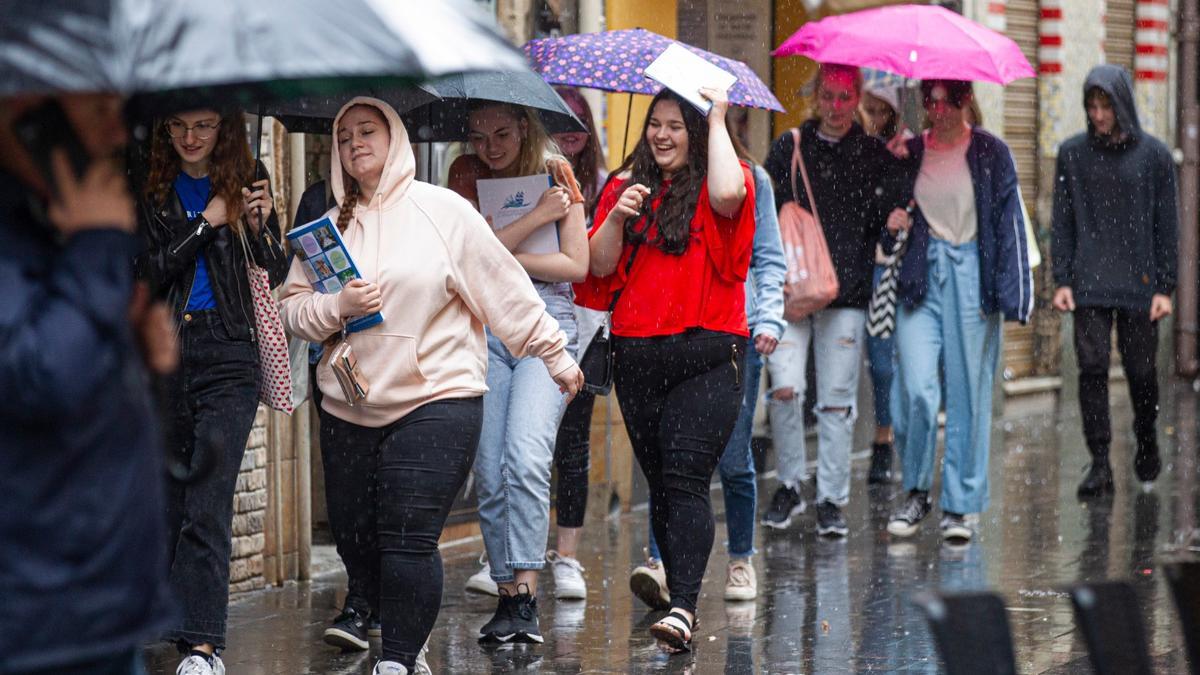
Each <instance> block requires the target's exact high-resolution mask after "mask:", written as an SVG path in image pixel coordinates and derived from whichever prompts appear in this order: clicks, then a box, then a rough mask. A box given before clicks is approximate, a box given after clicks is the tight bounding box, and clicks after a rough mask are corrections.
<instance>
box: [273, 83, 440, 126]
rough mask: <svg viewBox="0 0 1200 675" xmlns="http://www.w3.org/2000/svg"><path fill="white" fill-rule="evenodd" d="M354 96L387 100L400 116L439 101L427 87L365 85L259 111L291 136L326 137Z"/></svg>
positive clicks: (286, 101)
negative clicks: (297, 134)
mask: <svg viewBox="0 0 1200 675" xmlns="http://www.w3.org/2000/svg"><path fill="white" fill-rule="evenodd" d="M353 96H370V97H371V98H377V99H379V100H381V101H386V102H387V103H388V104H389V105H391V106H392V107H393V108H395V109H396V112H398V113H400V114H401V115H403V114H404V113H406V112H408V111H409V110H412V109H413V108H416V107H417V106H421V105H425V104H427V103H433V102H434V101H440V100H441V97H440V96H438V95H437V92H435V91H434V90H433V88H432V87H430V86H429V85H428V84H419V85H414V86H410V87H376V86H367V87H364V88H362V89H359V90H356V91H354V92H353V93H349V92H347V93H345V94H340V95H337V96H304V97H301V98H293V99H286V100H283V101H279V102H276V103H267V104H265V105H263V106H262V107H261V108H260V110H261V112H262V114H263V115H269V116H271V117H274V118H275V119H277V120H279V121H280V122H281V123H282V124H283V126H284V127H286V128H287V130H288V131H290V132H292V133H302V134H329V133H332V126H333V118H335V117H337V113H338V111H339V110H341V109H342V106H343V105H345V103H346V101H348V100H349V99H350V98H352V97H353Z"/></svg>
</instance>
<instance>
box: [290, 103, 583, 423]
mask: <svg viewBox="0 0 1200 675" xmlns="http://www.w3.org/2000/svg"><path fill="white" fill-rule="evenodd" d="M354 105H368V106H372V107H374V108H378V109H379V110H380V112H382V113H383V116H384V117H385V118H386V119H387V122H388V125H389V126H390V128H391V129H390V130H391V144H390V146H389V147H388V157H387V161H386V163H385V164H384V168H383V175H382V176H381V178H380V181H379V188H378V190H376V192H375V195H374V196H373V197H372V198H371V200H370V202H368V203H365V204H364V203H362V202H360V203H359V204H358V205H357V206H356V207H355V209H354V218H353V219H352V220H351V221H350V223H349V225H347V227H346V231H345V232H343V233H342V237H343V239H344V240H345V242H346V246H347V248H349V250H350V255H351V257H353V259H354V262H355V264H356V265H357V266H358V269H359V272H360V273H361V274H362V276H363V278H364V279H366V280H368V281H374V282H375V283H377V284H379V287H380V292H381V294H382V296H383V317H384V321H383V323H381V324H377V325H375V326H372V327H371V328H368V329H366V330H363V331H360V332H357V333H353V334H351V336H350V344H351V345H352V347H353V348H354V353H355V354H356V355H357V357H358V363H359V367H360V369H361V370H362V372H363V374H364V376H365V377H366V378H367V380H368V381H369V382H370V393H369V394H368V395H367V398H366V400H365V401H362V402H361V403H359V404H358V405H355V406H353V407H351V406H350V405H348V404H347V403H346V400H345V397H344V395H343V394H342V390H341V388H340V387H339V386H338V384H337V380H336V379H335V378H334V375H333V371H332V370H331V369H330V367H329V363H328V358H327V357H326V358H325V359H323V360H322V361H321V363H320V365H319V366H318V367H317V384H318V386H320V388H321V393H323V394H324V395H325V396H324V399H323V402H322V406H323V407H324V408H325V410H326V411H327V412H329V413H330V414H332V415H335V416H337V417H338V418H340V419H342V420H345V421H347V422H350V423H353V424H358V425H360V426H365V427H382V426H386V425H388V424H390V423H392V422H395V421H396V420H399V419H401V418H402V417H404V416H405V415H407V414H409V413H410V412H412V411H414V410H416V409H417V408H418V407H420V406H422V405H424V404H426V403H429V402H431V401H438V400H443V399H454V398H468V397H474V396H480V395H482V394H483V393H484V392H486V391H487V385H486V375H487V362H488V358H487V341H486V338H485V335H484V332H483V327H484V325H485V324H486V325H487V326H488V327H489V328H490V329H491V331H492V334H493V335H495V336H496V337H497V338H499V339H500V340H501V341H502V342H503V343H504V344H505V346H507V347H508V349H509V350H510V351H511V352H512V353H513V355H514V356H517V357H522V356H536V357H539V358H541V359H542V361H543V362H544V363H545V364H546V368H547V369H548V370H549V371H550V374H551V375H552V376H556V375H558V374H560V373H562V372H563V371H565V370H567V369H569V368H570V367H571V366H573V365H574V364H575V362H574V360H572V358H571V356H570V355H569V354H568V353H567V352H566V345H567V338H566V335H565V334H564V333H563V332H562V331H561V330H560V329H559V327H558V322H557V321H556V320H555V319H554V318H553V317H551V316H550V315H548V314H547V313H546V305H545V303H544V302H542V300H541V298H539V297H538V294H537V291H536V290H534V288H533V284H532V283H531V282H530V280H529V275H528V274H527V273H526V272H525V270H524V269H523V268H522V267H521V265H520V264H519V263H518V262H517V261H516V259H515V258H514V257H513V256H512V254H511V253H509V252H508V250H506V249H505V248H504V246H503V244H501V243H500V241H499V240H498V239H497V238H496V236H495V235H494V234H492V231H491V228H490V227H489V226H488V224H487V223H486V222H484V220H483V217H482V216H480V215H479V212H478V211H476V210H475V209H474V207H472V206H471V204H470V203H469V202H468V201H466V200H465V199H463V198H462V197H459V196H458V195H457V194H455V193H454V192H451V191H450V190H447V189H445V188H440V187H437V186H435V185H429V184H428V183H422V182H419V181H416V180H414V178H413V176H414V174H415V171H416V158H415V157H414V156H413V152H412V146H411V145H410V144H409V140H408V132H407V131H406V130H405V128H404V124H403V123H402V122H401V121H400V116H399V115H397V114H396V111H395V110H393V109H392V107H391V106H389V105H388V104H387V103H384V102H383V101H380V100H377V99H373V98H365V97H359V98H355V99H353V100H352V101H350V102H349V103H347V104H346V105H345V106H343V107H342V109H341V111H339V112H338V116H337V119H336V120H335V121H334V129H337V125H338V123H339V122H340V121H341V119H342V115H344V114H345V112H346V110H348V109H349V108H350V107H351V106H354ZM330 173H331V180H332V184H333V194H334V196H335V197H336V198H337V202H338V204H339V205H340V204H342V200H343V198H344V197H345V189H346V186H345V185H344V179H343V172H342V164H341V160H340V159H339V157H338V151H337V145H336V143H335V145H334V148H333V164H332V170H331V172H330ZM338 213H339V207H335V208H333V209H332V210H331V211H330V212H329V213H328V214H327V215H328V216H329V217H330V219H332V220H333V221H334V222H337V218H338ZM280 297H281V298H282V299H281V300H280V314H281V316H282V319H283V325H284V327H285V328H286V329H287V331H288V332H289V333H291V334H292V335H296V336H299V337H301V338H304V339H305V340H309V341H312V342H321V341H324V340H325V339H326V338H328V337H330V336H331V335H333V334H335V333H338V332H340V331H341V329H342V319H341V317H339V316H338V298H337V295H336V294H333V295H326V294H323V293H317V292H314V291H313V289H312V286H311V285H310V284H309V282H308V280H307V279H306V278H305V276H304V272H303V270H302V269H301V263H300V261H299V260H296V261H294V262H293V264H292V269H291V271H290V272H289V274H288V278H287V281H286V282H285V283H284V286H283V290H282V293H281V296H280ZM326 354H327V355H328V352H326Z"/></svg>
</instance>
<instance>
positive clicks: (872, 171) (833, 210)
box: [763, 120, 902, 309]
mask: <svg viewBox="0 0 1200 675" xmlns="http://www.w3.org/2000/svg"><path fill="white" fill-rule="evenodd" d="M793 145H794V143H793V142H792V133H791V131H788V132H786V133H784V134H783V135H782V136H780V137H779V138H777V139H775V142H774V143H772V144H771V151H770V153H768V154H767V161H766V163H765V164H764V165H763V166H764V167H765V168H766V170H767V173H769V174H770V175H771V182H772V183H773V187H774V188H775V207H776V209H779V208H780V207H782V206H783V205H784V204H786V203H787V202H789V201H791V200H792V199H793V196H792V147H793ZM800 152H801V154H802V156H803V157H804V162H805V167H806V169H807V171H808V178H809V180H810V181H811V182H812V190H813V196H814V197H815V198H816V200H817V215H818V216H820V219H821V229H822V230H823V231H824V233H825V241H826V243H827V244H828V245H829V254H830V256H831V257H832V258H833V266H834V269H835V270H836V271H837V277H838V295H837V298H835V299H834V301H833V302H832V303H831V304H830V305H829V306H830V307H853V308H857V309H866V308H867V304H868V303H869V302H870V301H871V275H872V273H873V272H874V265H875V243H876V242H877V241H879V233H880V231H881V230H882V229H883V226H884V224H885V223H886V222H887V214H888V213H889V212H890V211H891V209H892V208H893V207H895V206H898V205H899V204H900V197H899V194H900V192H901V189H900V186H901V183H902V181H901V180H900V177H899V175H898V173H899V172H897V171H895V169H894V168H895V166H896V160H895V158H894V157H892V154H891V153H890V152H888V150H887V147H886V146H885V145H884V143H883V141H881V140H879V139H878V138H875V137H873V136H869V135H867V133H866V132H864V131H863V129H862V127H861V126H859V125H858V124H857V123H855V124H854V125H853V126H852V127H851V128H850V131H849V132H847V134H846V135H845V136H844V137H842V139H841V140H840V141H838V142H837V143H831V142H829V141H826V140H823V139H822V138H820V137H819V136H818V135H817V122H816V121H815V120H809V121H807V122H805V123H804V125H803V126H801V127H800ZM796 188H797V190H799V192H800V195H799V202H800V205H801V206H803V207H804V208H806V209H809V210H811V207H810V206H809V203H808V195H807V194H806V193H805V190H804V181H803V180H802V179H801V177H800V176H796Z"/></svg>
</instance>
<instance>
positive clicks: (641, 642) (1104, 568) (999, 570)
mask: <svg viewBox="0 0 1200 675" xmlns="http://www.w3.org/2000/svg"><path fill="white" fill-rule="evenodd" d="M1121 390H1123V388H1120V389H1119V388H1117V387H1114V392H1117V391H1121ZM1164 393H1165V394H1167V396H1166V398H1167V400H1168V403H1167V404H1166V405H1164V414H1163V415H1162V419H1161V420H1160V430H1161V431H1160V442H1162V445H1163V451H1164V465H1165V468H1164V471H1163V476H1162V477H1160V479H1159V481H1158V482H1157V484H1156V485H1155V486H1154V487H1153V489H1152V490H1144V489H1143V488H1142V487H1141V486H1140V485H1138V484H1136V482H1135V481H1136V479H1135V478H1134V476H1133V472H1132V447H1131V446H1132V437H1131V434H1130V433H1128V432H1121V431H1117V432H1116V433H1114V444H1113V446H1114V447H1113V464H1114V472H1115V474H1116V480H1117V484H1118V492H1117V494H1116V496H1115V497H1113V498H1111V499H1108V500H1106V501H1101V502H1096V503H1092V504H1088V505H1081V504H1080V503H1079V502H1078V501H1076V499H1075V485H1076V483H1077V482H1078V480H1079V479H1080V478H1081V477H1082V474H1083V468H1084V467H1085V466H1086V464H1087V462H1088V459H1087V452H1086V450H1085V448H1084V446H1083V442H1082V438H1081V434H1080V431H1079V423H1078V418H1077V416H1076V410H1077V406H1076V405H1075V404H1074V403H1073V402H1072V403H1067V404H1064V405H1063V406H1062V408H1063V409H1062V410H1061V411H1054V410H1046V411H1045V412H1044V413H1041V414H1032V415H1026V416H1022V417H1020V418H1016V419H1002V420H997V421H996V423H995V429H994V434H995V435H994V436H993V443H992V457H991V481H992V487H991V490H992V503H991V507H990V509H989V511H988V512H987V513H985V514H984V515H983V517H982V519H981V523H980V528H979V536H978V537H977V538H976V540H975V541H974V542H972V543H971V544H970V545H969V546H966V547H962V548H949V547H946V546H943V545H942V543H941V541H940V539H939V537H938V533H937V527H936V524H937V517H938V512H937V511H936V510H935V512H934V513H933V514H931V516H930V518H929V519H927V522H926V523H925V524H924V528H923V530H922V532H921V533H920V535H919V536H918V537H916V538H914V539H912V540H909V541H904V542H897V541H895V540H893V539H891V538H890V537H889V536H888V535H887V534H886V533H885V532H884V525H885V523H886V519H887V516H888V514H889V512H890V509H891V505H892V502H893V501H894V500H895V499H896V498H897V497H898V495H899V488H898V486H885V487H882V488H871V489H868V488H867V485H866V463H865V462H863V461H858V462H856V463H855V467H854V469H855V471H854V484H853V488H852V497H851V504H850V506H849V507H848V510H847V520H848V522H849V524H850V526H851V534H850V537H849V538H848V539H847V540H827V539H824V538H821V537H818V536H816V535H815V532H814V523H813V516H812V513H811V509H810V512H809V513H808V514H806V515H805V516H802V517H800V518H798V519H796V521H798V522H794V523H793V525H792V528H791V529H789V530H787V531H783V532H775V531H763V530H762V529H761V528H760V529H759V531H758V533H757V535H756V536H757V543H758V554H757V555H756V556H755V558H754V564H755V567H756V568H757V571H758V580H759V598H758V600H757V601H755V602H748V603H727V602H725V601H724V600H723V599H722V591H723V586H724V580H725V565H726V563H727V558H726V557H725V555H724V544H723V541H724V523H723V521H722V518H721V515H722V514H721V504H720V499H719V496H720V490H716V491H714V501H715V504H716V508H717V510H718V531H717V542H718V544H717V550H716V552H714V555H713V556H712V559H711V561H710V563H709V567H708V573H707V576H706V578H705V583H704V589H703V594H702V597H701V600H700V613H699V616H700V623H701V626H700V629H699V630H698V631H697V638H696V643H695V646H694V650H693V652H692V653H691V654H688V655H683V656H674V657H668V656H666V655H664V654H662V653H660V652H659V651H658V650H657V649H656V648H655V646H654V644H653V641H652V640H651V639H649V637H648V636H647V633H646V629H647V628H648V627H649V625H650V624H651V623H652V622H653V620H655V619H656V618H657V616H651V615H648V614H647V612H646V610H645V607H643V606H642V605H641V603H640V602H639V601H637V600H636V599H634V598H633V597H632V596H631V594H630V592H629V588H628V573H629V571H630V570H631V569H632V567H633V566H634V565H635V564H638V563H640V562H641V561H642V558H643V555H644V554H643V552H642V547H643V546H644V545H645V537H646V513H645V511H644V510H640V511H639V510H635V511H634V512H633V513H631V514H626V515H623V516H621V517H620V518H613V519H607V520H606V519H604V518H603V517H602V515H601V514H593V516H594V517H590V518H589V522H588V525H587V528H586V531H585V543H584V550H583V551H582V552H581V555H580V559H581V562H582V563H583V564H584V566H585V567H586V568H587V572H586V577H587V579H588V583H589V588H588V599H587V601H586V602H579V601H570V602H568V601H563V602H556V601H555V600H553V598H552V597H551V592H552V587H553V580H552V578H551V575H550V573H549V571H548V570H547V571H546V572H544V573H543V576H542V580H541V583H542V585H543V587H542V591H543V599H542V601H541V602H542V605H541V622H542V629H543V632H544V633H545V635H546V643H545V644H544V645H541V646H537V647H506V648H501V649H495V648H488V649H485V648H483V647H481V646H479V645H478V644H476V640H475V637H476V635H477V630H478V628H479V626H480V625H482V624H483V623H484V622H485V621H487V620H488V619H489V618H490V616H491V613H492V611H493V610H494V609H495V605H494V600H493V599H490V598H486V597H483V596H474V595H468V594H466V593H464V591H463V584H464V582H465V581H466V579H467V577H468V576H470V575H471V574H472V573H474V572H475V571H476V570H477V569H478V568H477V562H476V556H477V555H478V551H479V550H480V549H481V548H482V545H481V544H480V543H478V542H476V543H471V544H468V545H462V546H455V547H451V548H449V549H447V550H446V551H445V552H444V557H445V565H446V589H445V593H444V598H443V606H442V613H441V616H440V617H439V619H438V623H437V627H436V629H435V630H434V633H433V635H432V637H431V643H430V644H431V652H430V656H429V660H430V663H431V665H432V667H433V670H434V672H448V673H486V672H543V673H577V672H638V673H651V672H668V673H717V672H725V673H870V672H880V673H894V672H904V673H935V672H937V671H938V658H937V652H936V647H935V646H934V643H933V640H932V637H931V635H930V633H929V630H928V628H927V625H926V623H925V620H924V617H923V616H922V614H921V613H920V612H919V611H918V610H917V608H916V607H915V606H914V605H913V604H912V603H911V601H910V598H911V596H912V594H913V593H916V592H919V591H925V590H938V589H941V590H947V591H950V590H955V591H957V590H984V589H986V590H993V591H996V592H999V593H1000V594H1001V596H1002V597H1003V599H1004V602H1005V605H1006V607H1007V609H1008V619H1009V622H1010V626H1011V629H1012V634H1013V640H1014V643H1015V651H1016V657H1017V664H1018V672H1020V673H1028V674H1032V673H1054V674H1061V673H1090V672H1092V670H1091V666H1090V664H1089V663H1088V660H1087V651H1086V646H1085V644H1084V642H1083V637H1082V635H1081V634H1080V632H1079V631H1078V630H1076V628H1075V623H1074V619H1073V616H1072V610H1071V604H1070V600H1069V598H1068V597H1067V596H1066V594H1065V592H1064V590H1065V589H1066V588H1067V587H1069V586H1071V585H1072V584H1075V583H1079V582H1083V581H1098V580H1105V579H1120V580H1128V581H1130V582H1131V583H1132V585H1133V586H1134V588H1135V589H1136V593H1137V596H1138V600H1139V606H1140V609H1141V612H1142V620H1143V622H1144V624H1145V626H1146V631H1147V634H1148V636H1149V651H1150V654H1151V656H1152V658H1153V659H1154V661H1155V670H1156V672H1158V673H1184V672H1187V663H1186V656H1185V654H1184V649H1183V646H1182V645H1183V639H1182V635H1181V630H1180V628H1179V625H1178V616H1177V614H1176V613H1175V609H1174V606H1173V604H1172V601H1171V599H1170V597H1169V594H1168V593H1169V592H1168V589H1167V586H1166V580H1165V578H1164V576H1163V575H1162V573H1161V572H1160V566H1161V564H1162V563H1163V561H1164V560H1169V559H1171V558H1172V557H1178V556H1181V555H1186V554H1187V552H1186V546H1184V544H1185V543H1186V540H1187V537H1188V536H1189V535H1190V533H1191V532H1192V531H1193V530H1194V518H1195V513H1196V501H1195V487H1194V482H1192V483H1189V482H1188V481H1184V480H1181V476H1182V475H1184V474H1190V475H1192V476H1194V475H1195V473H1194V472H1195V462H1194V459H1195V458H1194V455H1192V456H1186V455H1185V456H1181V455H1180V454H1179V453H1178V450H1177V448H1178V447H1179V445H1180V444H1182V445H1184V447H1188V448H1191V449H1192V450H1193V452H1194V449H1195V448H1196V442H1195V439H1196V395H1195V394H1194V393H1192V391H1191V390H1190V388H1186V389H1185V388H1183V387H1182V386H1181V385H1178V384H1176V385H1173V386H1172V387H1170V388H1169V389H1168V391H1166V392H1164ZM1115 396H1117V394H1116V393H1114V397H1115ZM1180 411H1183V413H1182V414H1181V413H1180ZM1113 423H1114V429H1116V430H1121V429H1125V430H1128V429H1129V428H1130V416H1129V411H1128V408H1127V407H1121V406H1118V407H1116V408H1115V409H1114V411H1113ZM773 489H774V481H773V480H772V479H771V478H770V477H767V478H764V480H763V481H762V483H761V484H760V501H762V500H764V499H765V498H766V497H769V494H770V491H771V490H773ZM343 583H344V577H343V576H342V575H340V574H332V575H326V576H324V577H321V578H319V579H318V580H316V581H314V582H312V583H311V584H300V585H296V584H292V585H288V586H286V587H284V588H281V589H273V590H269V591H265V592H262V593H258V594H255V595H253V596H251V597H249V598H246V599H243V600H240V601H238V602H236V603H235V604H234V605H233V606H232V607H231V608H230V625H231V628H230V633H229V647H228V650H227V651H226V653H225V663H226V666H227V668H228V672H229V674H230V675H259V674H268V673H270V674H277V673H287V674H300V673H347V674H349V673H354V674H356V675H358V674H368V673H370V672H371V667H372V665H373V663H374V661H375V660H376V659H377V658H378V656H379V644H378V640H374V641H373V644H372V649H371V651H370V652H369V653H351V654H342V653H339V652H338V651H337V650H335V649H333V648H331V647H327V646H325V645H323V644H322V643H321V641H320V639H321V632H322V631H323V630H324V628H325V625H326V622H327V621H328V620H329V619H330V618H331V617H332V616H333V615H334V614H335V613H336V611H335V608H336V607H337V606H338V604H339V601H340V599H341V593H342V592H343V591H342V590H341V588H342V584H343ZM176 659H177V657H176V656H175V655H174V653H173V650H170V649H168V648H166V647H156V648H154V649H152V650H150V651H149V652H148V660H149V663H150V665H151V672H152V673H153V674H154V675H159V674H163V675H166V674H169V673H174V666H175V663H176Z"/></svg>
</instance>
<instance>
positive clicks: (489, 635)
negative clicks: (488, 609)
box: [479, 588, 516, 642]
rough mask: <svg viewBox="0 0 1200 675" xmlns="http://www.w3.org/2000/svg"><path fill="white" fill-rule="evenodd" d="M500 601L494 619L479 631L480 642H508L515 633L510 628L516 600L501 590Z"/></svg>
mask: <svg viewBox="0 0 1200 675" xmlns="http://www.w3.org/2000/svg"><path fill="white" fill-rule="evenodd" d="M499 593H500V599H499V600H498V601H497V603H496V613H495V614H493V615H492V619H491V620H490V621H488V622H487V623H485V624H483V627H482V628H480V629H479V641H480V642H508V641H509V639H510V638H512V635H513V632H512V630H511V629H510V628H509V623H510V622H511V619H512V610H513V602H514V601H515V600H516V598H514V597H513V596H512V595H510V594H509V592H508V591H507V590H505V589H503V588H501V589H500V590H499Z"/></svg>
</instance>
